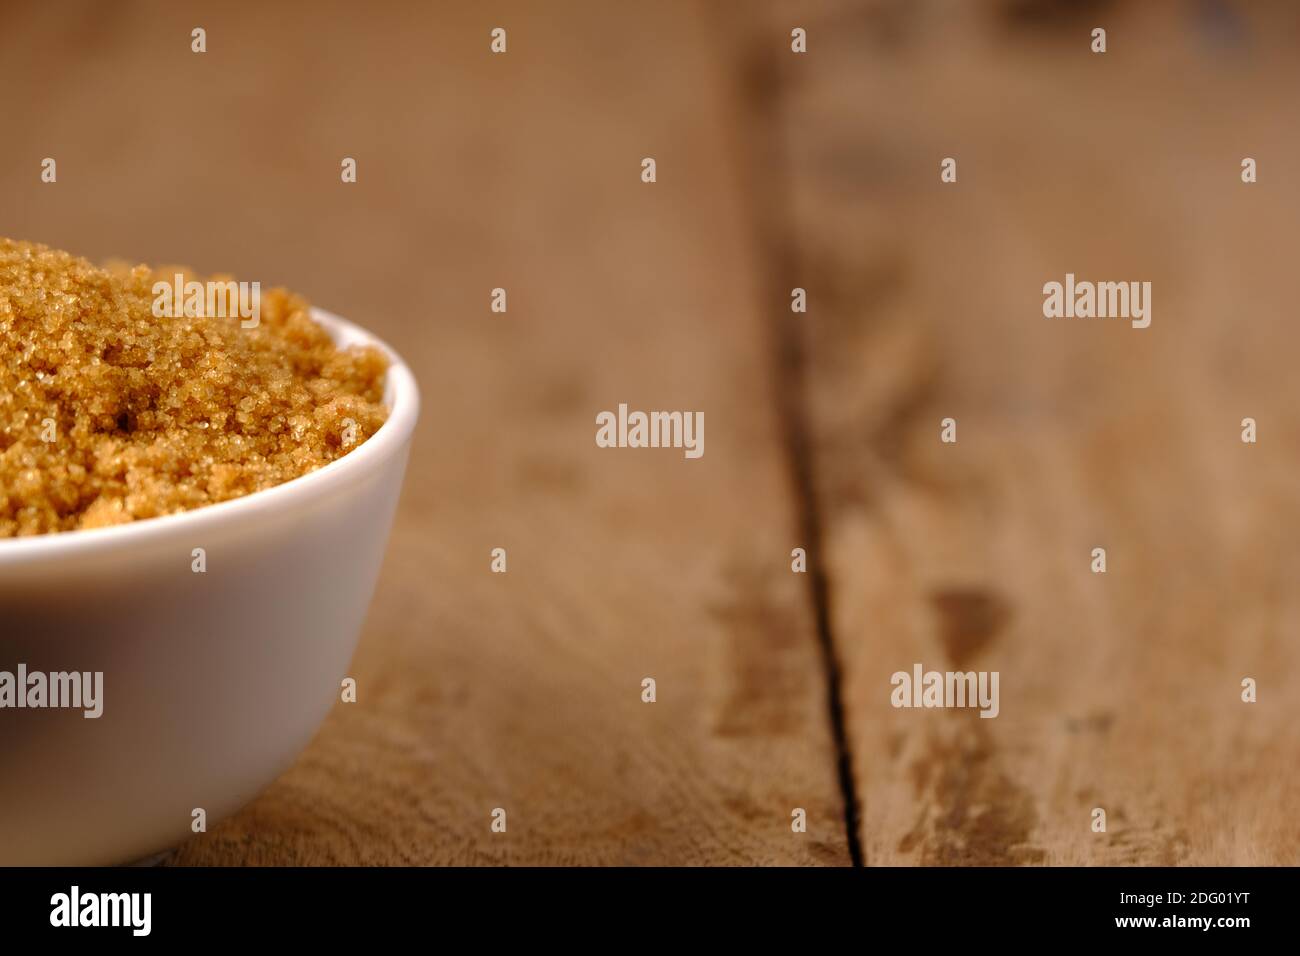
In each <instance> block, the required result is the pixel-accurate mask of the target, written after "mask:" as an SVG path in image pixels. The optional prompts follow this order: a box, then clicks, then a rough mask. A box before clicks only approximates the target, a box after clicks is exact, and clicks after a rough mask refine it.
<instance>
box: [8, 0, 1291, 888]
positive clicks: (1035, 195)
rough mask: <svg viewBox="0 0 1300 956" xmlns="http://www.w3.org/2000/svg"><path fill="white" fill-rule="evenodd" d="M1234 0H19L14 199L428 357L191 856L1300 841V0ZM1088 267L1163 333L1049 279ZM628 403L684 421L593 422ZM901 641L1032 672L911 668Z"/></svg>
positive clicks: (55, 223)
mask: <svg viewBox="0 0 1300 956" xmlns="http://www.w3.org/2000/svg"><path fill="white" fill-rule="evenodd" d="M1233 9H1236V7H1235V6H1232V5H1220V4H1213V3H1174V2H1153V3H1143V4H1141V5H1139V4H1118V3H1117V4H1109V5H1107V4H1097V5H1091V6H1089V5H1082V6H1081V5H1070V4H1065V3H1052V2H1046V0H1040V2H1035V0H1020V2H1005V3H1002V2H985V3H970V4H957V3H943V2H914V3H908V2H896V0H889V2H884V0H880V2H863V3H846V2H829V0H828V2H817V3H779V2H776V0H772V2H768V3H763V4H749V3H745V4H741V3H739V2H735V3H727V2H719V3H706V2H699V3H692V2H685V0H681V2H672V3H664V4H655V5H652V6H650V7H630V6H628V7H624V6H622V5H618V6H615V5H612V4H599V3H595V2H586V3H559V4H548V5H547V6H546V9H545V10H543V9H541V8H540V7H538V5H536V4H523V3H516V4H503V5H499V6H494V7H493V8H492V9H491V10H487V9H482V8H481V7H480V5H476V4H468V3H464V4H461V3H446V4H442V3H440V4H436V5H433V6H432V7H425V8H423V9H421V10H418V11H417V10H414V9H410V8H408V6H407V5H405V4H397V3H392V4H385V3H381V4H368V5H343V4H330V3H324V4H320V3H313V4H305V3H304V4H287V5H275V6H274V7H270V6H267V5H255V4H251V3H240V4H231V5H222V6H221V7H220V8H200V7H197V6H195V7H189V6H187V5H186V4H163V3H151V4H146V3H133V4H124V5H112V6H110V5H105V4H93V3H85V4H69V5H62V6H60V7H59V8H57V9H55V8H50V7H38V6H33V5H21V6H20V5H17V4H5V5H3V6H0V11H2V12H0V23H3V26H4V29H3V30H0V55H2V56H3V59H4V62H5V63H6V65H7V67H8V72H9V74H10V76H11V77H21V78H23V82H24V83H26V84H27V86H28V87H29V89H26V90H25V91H24V93H23V95H13V96H10V97H7V98H6V99H5V102H4V104H3V105H0V115H2V116H3V119H4V126H5V129H6V149H5V150H3V151H0V189H2V191H0V195H3V197H4V202H3V204H2V205H0V233H2V234H5V235H10V236H14V237H17V238H26V239H33V240H38V241H42V242H46V243H49V244H51V245H55V246H60V247H64V248H67V249H70V250H73V251H76V252H78V253H81V254H83V255H87V256H89V257H91V258H104V257H108V256H120V257H124V258H128V259H138V260H141V261H153V262H175V261H180V262H184V263H187V264H190V265H192V266H194V267H196V268H199V269H201V270H204V271H218V270H221V271H230V272H233V273H236V274H238V275H240V276H241V277H244V278H255V279H259V280H260V281H262V282H263V283H267V284H284V285H287V286H290V287H292V288H294V289H296V290H300V291H302V292H304V293H305V294H307V295H308V296H309V297H310V298H311V299H312V300H313V301H315V302H316V303H318V304H320V305H322V306H323V307H326V308H329V309H331V310H333V311H336V312H339V313H340V314H343V315H346V316H348V317H349V318H352V319H354V320H356V321H358V322H360V323H361V324H363V325H366V326H368V327H370V328H372V329H374V330H375V331H376V332H378V333H379V334H380V335H382V336H384V337H385V338H386V339H388V341H390V342H391V343H392V344H393V345H394V346H395V347H396V348H398V350H399V351H401V352H402V353H403V355H404V356H405V357H406V358H407V359H408V360H409V361H410V363H411V364H412V366H413V367H414V368H415V370H416V373H417V375H418V376H419V378H420V382H421V386H422V388H423V391H424V400H425V406H424V412H423V419H422V422H421V425H420V430H419V433H418V435H417V439H416V445H415V449H414V453H413V457H412V461H411V465H410V471H409V473H408V479H407V487H406V491H405V496H404V500H403V504H402V507H401V511H400V513H399V516H398V521H397V526H396V528H395V530H394V534H393V541H392V544H391V547H390V551H389V555H388V560H387V564H386V566H385V571H384V574H383V577H382V579H381V583H380V586H379V591H378V593H377V595H376V598H375V602H374V606H373V609H372V613H371V616H370V619H369V622H368V625H367V629H366V633H365V635H364V636H363V639H362V642H361V645H360V649H359V651H358V654H357V657H356V660H355V664H354V669H353V675H354V676H355V677H356V678H357V680H358V688H359V691H358V693H359V701H358V703H356V704H354V705H343V704H340V705H338V706H336V708H335V711H334V713H333V714H332V715H331V716H330V718H329V720H328V722H327V723H326V725H325V726H324V728H323V729H322V731H321V733H320V734H319V736H318V737H317V739H316V741H315V742H314V743H313V744H312V746H311V747H310V748H309V750H308V751H307V752H306V753H305V754H304V755H303V757H302V758H301V759H300V760H299V762H298V763H297V765H296V766H295V767H294V768H293V769H292V770H291V771H290V772H288V773H287V774H286V775H285V776H284V777H283V778H281V779H280V780H279V781H277V782H276V783H275V784H274V785H273V786H272V787H271V788H270V789H268V790H267V792H266V793H265V794H264V795H263V796H262V797H260V798H259V799H258V800H257V801H256V802H255V803H253V804H252V805H251V806H250V807H248V808H247V809H245V810H244V811H243V812H242V813H240V814H239V815H237V816H236V817H235V818H233V819H231V820H229V821H226V822H224V823H222V824H220V825H219V826H217V827H215V828H214V829H213V830H212V832H210V833H207V834H203V835H200V836H197V837H195V838H194V839H192V840H191V841H190V842H188V843H187V844H185V845H184V846H183V847H181V848H179V849H178V850H177V851H176V852H175V853H174V854H173V855H172V857H171V862H174V863H179V864H332V863H363V864H383V863H411V864H449V863H450V864H456V863H460V864H465V863H513V864H604V863H649V864H665V863H687V864H734V863H784V864H847V863H849V862H851V861H852V860H853V859H854V858H858V859H862V860H864V861H865V862H866V863H868V864H880V865H884V864H907V863H918V864H1002V863H1030V864H1052V863H1200V864H1209V863H1225V864H1238V863H1295V862H1297V857H1298V855H1300V854H1298V852H1297V851H1298V850H1300V825H1297V823H1296V822H1295V820H1294V817H1293V816H1292V815H1291V814H1289V813H1288V810H1289V809H1290V808H1291V807H1292V806H1293V805H1294V803H1295V800H1296V796H1297V793H1296V788H1297V769H1296V767H1297V757H1300V729H1297V727H1298V722H1297V718H1298V717H1300V713H1298V710H1300V705H1298V704H1297V701H1298V700H1300V670H1298V668H1297V634H1298V633H1300V631H1298V629H1300V596H1297V591H1296V588H1295V587H1294V582H1295V576H1296V572H1297V570H1300V536H1297V534H1296V532H1297V531H1298V530H1300V503H1298V498H1297V494H1296V492H1295V481H1294V475H1295V472H1296V467H1297V465H1298V464H1300V444H1298V443H1297V440H1298V439H1300V403H1298V402H1297V399H1298V398H1300V395H1297V391H1298V390H1300V384H1297V377H1296V376H1295V375H1294V374H1293V372H1292V366H1293V363H1294V358H1293V355H1294V350H1295V346H1296V344H1297V336H1296V333H1295V332H1294V331H1293V327H1292V316H1291V314H1290V310H1291V304H1292V301H1293V296H1292V294H1291V290H1290V289H1289V286H1288V280H1289V278H1290V274H1291V269H1290V261H1289V260H1290V259H1291V258H1292V256H1293V250H1294V248H1295V236H1296V230H1297V229H1298V228H1300V227H1298V226H1297V225H1296V223H1297V222H1300V217H1298V216H1297V213H1298V212H1300V194H1298V193H1297V185H1296V181H1295V177H1294V176H1291V175H1290V173H1291V171H1292V170H1293V169H1294V168H1295V166H1296V163H1297V162H1298V161H1300V135H1297V121H1296V119H1295V117H1296V115H1297V113H1296V109H1295V96H1296V93H1295V91H1296V90H1297V89H1298V88H1300V87H1298V86H1297V79H1300V75H1298V74H1300V65H1298V64H1297V62H1296V57H1295V50H1296V47H1297V42H1300V18H1298V17H1297V13H1296V12H1295V11H1294V10H1293V9H1292V8H1290V7H1289V6H1288V5H1286V4H1282V3H1276V4H1252V5H1251V7H1250V14H1249V16H1248V17H1246V16H1241V15H1238V14H1234V13H1232V10H1233ZM1071 10H1073V11H1076V12H1073V13H1072V12H1070V11H1071ZM1080 10H1082V11H1083V12H1078V11H1080ZM1097 25H1102V26H1105V27H1107V28H1108V31H1109V38H1108V39H1109V47H1110V50H1109V52H1108V53H1107V54H1105V55H1104V56H1096V55H1093V54H1091V53H1090V52H1089V51H1088V33H1089V31H1090V29H1091V28H1092V27H1093V26H1097ZM195 26H203V27H204V28H205V29H206V30H207V31H208V52H207V53H206V54H203V55H195V54H193V53H191V52H190V39H189V38H190V30H191V29H192V28H193V27H195ZM495 26H504V27H506V28H507V30H508V37H509V40H508V42H509V52H508V53H507V54H506V55H504V56H492V55H491V54H490V53H489V52H488V33H489V31H490V30H491V29H492V28H493V27H495ZM794 26H802V27H804V28H806V29H807V30H808V34H809V41H808V44H809V53H808V54H806V55H803V56H797V55H794V54H792V53H791V52H790V49H789V32H790V29H791V28H792V27H794ZM46 156H52V157H55V158H56V159H57V160H58V164H59V165H58V168H59V182H58V183H57V184H55V185H53V186H51V185H44V184H41V183H40V181H39V169H40V161H41V159H42V158H44V157H46ZM344 156H352V157H355V158H356V159H357V161H358V165H359V182H358V183H357V184H355V185H348V186H345V185H343V184H341V183H340V182H339V163H340V160H341V159H342V158H343V157H344ZM644 156H653V157H655V158H656V160H657V163H658V182H657V183H655V184H653V185H644V184H642V183H641V182H640V180H639V173H640V160H641V158H642V157H644ZM944 156H954V157H956V158H957V159H958V169H959V177H958V182H957V183H956V184H954V185H942V184H940V182H939V175H938V173H939V161H940V159H941V158H942V157H944ZM1243 156H1253V157H1255V158H1256V159H1257V160H1258V161H1259V168H1260V182H1259V183H1257V184H1255V185H1251V186H1246V185H1243V184H1242V183H1241V181H1240V178H1239V169H1240V166H1239V164H1240V161H1241V158H1242V157H1243ZM1067 271H1072V272H1075V273H1077V274H1078V275H1079V276H1080V277H1081V278H1082V277H1093V278H1097V279H1117V280H1118V279H1149V280H1151V281H1152V282H1153V286H1154V290H1153V305H1154V312H1153V316H1154V317H1153V323H1152V327H1151V328H1150V329H1147V330H1144V331H1138V330H1134V329H1130V328H1128V326H1127V325H1126V324H1123V323H1116V322H1110V323H1104V322H1087V321H1078V322H1070V321H1068V320H1063V321H1061V322H1048V321H1046V320H1044V319H1043V318H1042V315H1041V311H1040V310H1041V306H1042V296H1041V292H1040V290H1041V287H1042V284H1043V282H1045V281H1048V280H1049V279H1053V278H1055V279H1058V280H1059V279H1060V278H1061V277H1062V276H1063V274H1064V273H1065V272H1067ZM497 286H502V287H505V288H507V290H508V295H509V312H508V313H507V314H505V315H495V314H492V313H491V312H490V311H489V309H488V304H489V292H490V290H491V289H492V288H494V287H497ZM794 286H801V287H805V288H807V289H808V295H809V312H808V314H806V315H793V314H792V313H791V312H790V311H789V290H790V289H791V288H792V287H794ZM619 402H627V403H629V405H630V406H631V407H633V408H664V409H691V410H701V411H704V412H705V416H706V420H707V425H708V428H707V431H706V448H707V450H706V454H705V456H704V457H703V458H702V459H700V460H698V461H686V460H684V459H683V458H682V457H681V456H680V455H679V454H676V453H672V452H659V453H638V452H621V453H619V452H608V451H601V450H600V449H597V448H596V447H595V445H594V442H593V435H594V416H595V413H596V412H597V411H599V410H602V409H606V408H615V407H617V405H618V403H619ZM947 416H952V417H954V418H956V419H957V420H958V423H959V425H958V427H959V441H958V443H957V444H956V445H952V446H949V445H941V444H940V443H939V440H938V437H939V421H940V419H942V418H944V417H947ZM1245 416H1252V417H1255V418H1256V419H1258V421H1259V422H1260V442H1259V444H1258V445H1255V446H1248V445H1243V444H1242V443H1241V442H1240V440H1239V437H1238V436H1239V431H1240V426H1239V422H1240V420H1241V418H1243V417H1245ZM797 546H805V547H811V548H813V549H814V551H813V553H812V556H811V560H812V565H813V568H814V570H815V572H816V573H815V574H813V575H795V574H792V573H791V572H790V550H791V548H793V547H797ZM1098 546H1103V547H1106V548H1107V550H1108V559H1109V572H1108V573H1107V574H1106V575H1104V576H1103V575H1093V574H1091V573H1090V571H1089V561H1090V552H1091V549H1092V548H1094V547H1098ZM495 547H504V548H506V549H507V552H508V555H509V558H508V560H509V571H508V573H507V574H505V575H496V574H491V573H489V570H488V568H489V557H490V552H491V550H492V549H493V548H495ZM913 661H922V662H924V663H925V664H926V666H927V667H931V668H936V669H947V668H949V667H952V668H961V669H967V668H971V669H981V670H998V671H999V672H1000V673H1001V689H1002V694H1001V698H1002V699H1001V714H1000V716H999V717H998V718H997V719H996V720H979V719H977V717H976V714H975V713H973V712H942V711H908V710H897V711H896V710H893V709H892V708H891V707H890V706H889V704H888V700H889V690H890V686H889V675H890V674H891V673H892V672H894V671H896V670H900V669H904V670H905V669H909V668H910V666H911V664H912V662H913ZM647 676H650V677H654V678H655V679H656V680H657V682H658V701H657V702H656V703H654V704H644V703H642V702H641V700H640V687H641V680H642V678H644V677H647ZM1246 676H1252V677H1255V678H1256V679H1257V680H1258V681H1259V686H1260V700H1259V702H1258V703H1257V704H1254V705H1246V704H1243V703H1241V702H1240V699H1239V694H1240V681H1241V679H1242V678H1243V677H1246ZM1097 806H1100V807H1103V808H1105V809H1106V810H1107V813H1108V832H1107V833H1105V834H1094V833H1092V832H1091V831H1090V828H1089V824H1090V822H1091V821H1090V810H1091V809H1092V808H1093V807H1097ZM496 807H503V808H505V809H506V810H507V814H508V821H509V826H508V831H507V833H505V834H493V833H491V832H490V829H489V825H490V822H491V817H490V814H491V812H492V810H493V809H494V808H496ZM796 807H798V808H803V809H805V810H806V811H807V816H808V832H807V833H803V834H799V833H793V832H792V831H791V827H790V820H791V812H792V810H793V809H794V808H796Z"/></svg>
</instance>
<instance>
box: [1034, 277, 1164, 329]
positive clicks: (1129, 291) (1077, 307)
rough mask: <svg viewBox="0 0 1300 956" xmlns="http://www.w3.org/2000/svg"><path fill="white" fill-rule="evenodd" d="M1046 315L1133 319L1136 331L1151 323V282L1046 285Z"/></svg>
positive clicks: (1071, 281) (1071, 280)
mask: <svg viewBox="0 0 1300 956" xmlns="http://www.w3.org/2000/svg"><path fill="white" fill-rule="evenodd" d="M1043 315H1044V316H1045V317H1046V318H1049V319H1093V318H1096V319H1129V320H1130V323H1131V324H1132V326H1133V328H1135V329H1145V328H1146V327H1147V326H1149V325H1150V324H1151V283H1150V282H1077V281H1075V278H1074V273H1073V272H1067V273H1066V274H1065V282H1064V283H1060V282H1048V283H1045V284H1044V285H1043Z"/></svg>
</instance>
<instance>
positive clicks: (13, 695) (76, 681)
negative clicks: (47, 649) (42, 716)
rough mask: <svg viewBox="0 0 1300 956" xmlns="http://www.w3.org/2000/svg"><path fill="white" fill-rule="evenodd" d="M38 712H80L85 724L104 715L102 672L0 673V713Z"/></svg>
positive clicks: (24, 669) (21, 670) (20, 667)
mask: <svg viewBox="0 0 1300 956" xmlns="http://www.w3.org/2000/svg"><path fill="white" fill-rule="evenodd" d="M5 708H14V709H19V710H21V709H25V708H31V709H33V710H35V709H40V708H54V709H68V710H81V711H83V714H82V716H83V717H85V718H86V719H87V720H94V719H96V718H98V717H100V716H102V715H103V713H104V672H103V671H93V672H92V671H50V672H48V673H47V672H45V671H29V670H28V669H27V665H26V664H19V665H18V668H17V670H16V671H0V710H3V709H5Z"/></svg>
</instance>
